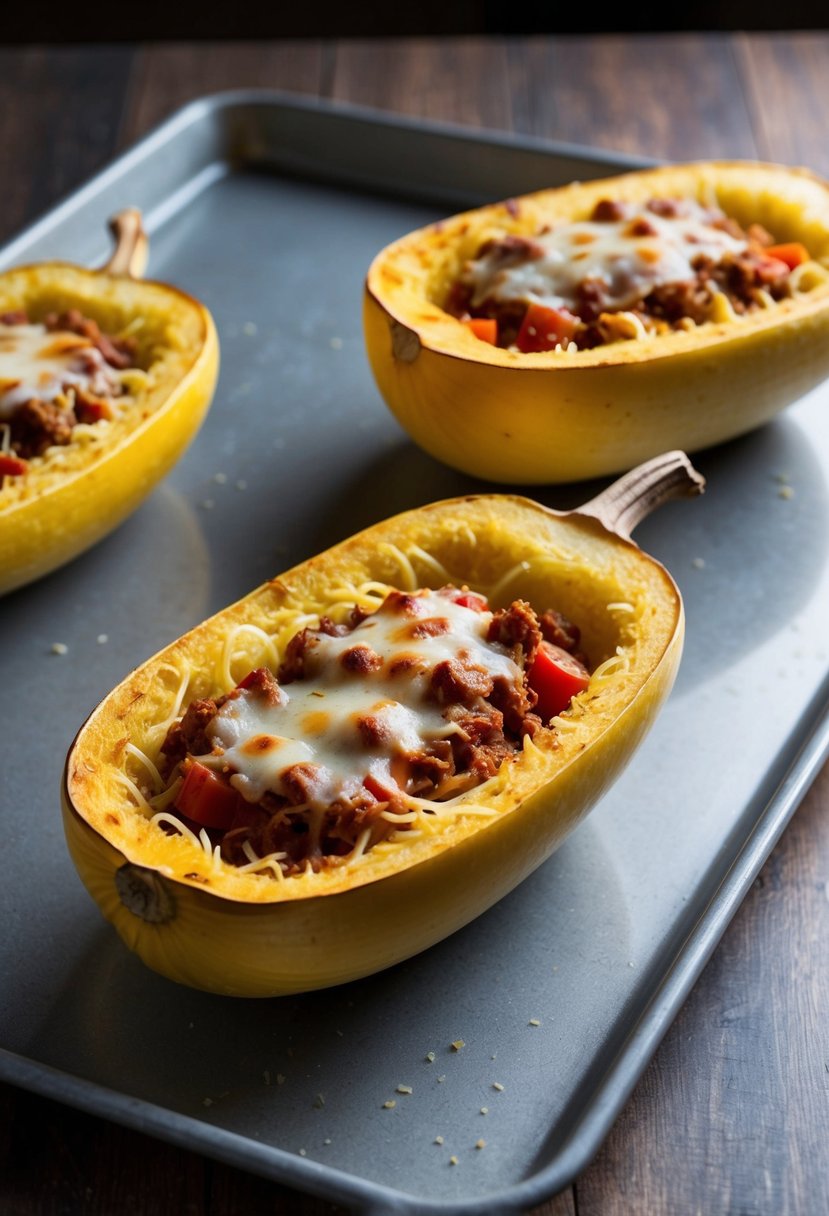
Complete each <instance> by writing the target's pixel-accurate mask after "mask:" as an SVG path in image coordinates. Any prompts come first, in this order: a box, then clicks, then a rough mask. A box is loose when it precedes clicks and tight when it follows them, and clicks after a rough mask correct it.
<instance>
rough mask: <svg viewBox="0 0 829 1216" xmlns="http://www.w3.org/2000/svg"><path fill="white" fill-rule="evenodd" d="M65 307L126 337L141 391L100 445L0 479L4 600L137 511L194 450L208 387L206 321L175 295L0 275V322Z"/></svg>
mask: <svg viewBox="0 0 829 1216" xmlns="http://www.w3.org/2000/svg"><path fill="white" fill-rule="evenodd" d="M70 308H78V309H80V311H81V312H83V313H84V314H85V315H86V316H89V317H91V318H92V319H93V320H95V321H97V322H98V324H99V325H100V326H101V328H102V329H103V330H104V331H105V332H109V333H120V332H122V331H124V330H125V329H129V330H130V332H131V333H134V335H135V337H136V338H137V340H138V345H139V356H138V357H139V363H140V366H141V367H142V368H144V369H147V370H148V371H149V381H148V386H147V388H146V389H143V388H141V389H137V390H136V393H135V400H134V404H130V405H129V406H128V407H125V409H124V411H123V415H122V417H120V418H119V419H118V420H116V421H113V422H112V423H106V424H102V426H103V427H105V428H106V429H105V430H101V432H100V441H99V440H98V439H97V438H96V439H95V440H94V441H92V442H90V441H88V440H87V441H83V442H81V441H77V440H73V441H72V442H71V443H70V444H69V445H68V446H67V447H65V448H60V449H51V451H50V452H49V453H47V454H46V455H45V456H43V457H41V458H38V459H36V460H33V461H32V462H31V463H30V466H29V471H28V473H27V474H26V475H25V477H22V478H6V479H5V484H4V485H3V487H2V489H0V594H3V593H5V592H7V591H11V590H12V589H14V588H15V587H20V586H23V585H24V584H26V583H29V582H31V581H33V580H34V579H37V578H40V577H41V576H42V575H44V574H47V573H48V572H49V571H51V570H54V569H55V568H57V567H58V566H61V565H63V564H64V563H65V562H67V561H69V560H70V559H71V558H73V557H75V556H77V554H79V553H81V552H83V551H84V550H85V549H87V548H89V546H90V545H93V544H94V543H95V542H96V541H98V540H100V539H101V538H102V537H103V536H105V535H107V533H109V532H110V531H111V530H112V529H113V528H114V527H116V526H117V525H118V524H119V523H121V522H122V520H124V519H125V518H126V516H127V515H129V514H130V512H132V511H133V510H135V508H136V507H137V506H138V505H139V504H140V503H141V502H142V500H143V499H144V498H145V497H146V496H147V495H148V494H149V492H150V491H151V490H152V489H153V487H154V486H155V485H156V484H157V483H158V481H160V479H161V478H162V477H164V476H165V474H166V473H168V472H169V470H170V469H171V468H172V466H173V465H174V464H175V462H176V461H177V460H178V458H179V457H180V456H181V454H182V452H183V451H184V449H185V448H186V447H187V445H188V444H189V443H190V441H191V439H192V438H193V436H194V435H195V433H196V431H197V430H198V428H199V426H200V425H201V423H202V420H203V418H204V415H205V413H206V412H207V409H208V406H209V404H210V400H211V397H212V395H213V390H214V387H215V383H216V377H217V374H218V361H219V346H218V339H217V337H216V330H215V326H214V324H213V320H212V318H211V316H210V313H209V312H208V311H207V309H206V308H205V307H204V306H203V305H202V304H200V303H199V302H198V301H197V300H194V299H192V298H191V297H190V296H187V295H185V294H184V293H183V292H181V291H178V290H177V289H176V288H173V287H169V286H167V285H165V284H161V283H154V282H136V281H135V280H133V279H130V278H126V277H120V276H116V275H112V274H108V273H105V272H102V271H93V270H86V269H82V268H81V267H78V266H74V265H71V264H68V263H60V262H46V263H43V264H41V265H33V266H25V267H19V268H16V269H13V270H9V271H6V272H5V273H3V274H1V275H0V312H7V311H15V310H18V309H24V310H26V312H27V313H28V314H29V316H30V317H31V319H32V320H34V321H37V320H39V319H41V318H42V317H43V316H45V315H46V314H47V313H49V312H51V311H57V312H64V311H66V310H68V309H70ZM93 429H94V428H93Z"/></svg>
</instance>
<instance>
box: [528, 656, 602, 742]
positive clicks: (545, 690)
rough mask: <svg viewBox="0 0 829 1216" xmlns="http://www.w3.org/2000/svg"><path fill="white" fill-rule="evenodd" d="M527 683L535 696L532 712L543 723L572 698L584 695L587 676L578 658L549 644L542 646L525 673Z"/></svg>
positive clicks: (588, 675)
mask: <svg viewBox="0 0 829 1216" xmlns="http://www.w3.org/2000/svg"><path fill="white" fill-rule="evenodd" d="M527 683H528V684H529V686H530V688H532V690H533V691H534V692H535V693H536V695H537V697H538V702H537V704H536V706H535V712H536V713H537V714H538V716H539V717H540V718H541V719H542V721H544V722H549V720H550V718H554V717H555V716H556V714H560V713H561V712H562V711H563V710H565V709H566V708H567V706H568V705H569V704H570V702H571V701H572V699H573V697H574V696H575V695H576V694H577V693H580V692H584V690H585V688H587V685H588V684H589V683H590V673H589V672H588V670H587V668H586V667H584V666H583V665H582V664H581V663H580V662H579V660H578V659H577V658H575V657H574V656H573V655H572V654H570V653H569V652H568V651H566V650H562V649H561V647H560V646H554V645H553V643H552V642H542V643H541V645H540V646H539V648H538V650H537V651H536V654H535V658H534V659H533V662H532V665H531V667H530V669H529V671H528V672H527Z"/></svg>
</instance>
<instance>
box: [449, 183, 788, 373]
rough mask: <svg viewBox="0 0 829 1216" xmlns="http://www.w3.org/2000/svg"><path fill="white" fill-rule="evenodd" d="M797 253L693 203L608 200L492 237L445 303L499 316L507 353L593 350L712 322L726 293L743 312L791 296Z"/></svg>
mask: <svg viewBox="0 0 829 1216" xmlns="http://www.w3.org/2000/svg"><path fill="white" fill-rule="evenodd" d="M793 248H794V246H792V245H787V246H779V245H775V244H774V240H773V238H772V236H771V235H770V234H769V233H768V232H766V231H765V229H764V228H762V227H761V226H760V225H759V224H752V225H751V226H750V227H749V228H748V229H746V230H744V229H743V228H741V227H740V225H739V224H738V223H737V222H736V221H735V220H734V219H733V218H731V217H729V216H727V215H725V214H724V213H723V212H722V211H720V210H718V209H717V208H713V207H704V206H702V204H700V203H698V202H696V201H695V200H690V199H672V198H655V199H651V200H650V201H649V202H647V203H644V204H633V203H626V202H621V201H618V200H612V199H603V200H600V201H599V202H598V203H597V204H596V206H595V208H594V210H593V212H592V214H591V216H590V218H589V219H587V220H583V221H579V222H575V223H567V224H560V225H556V226H554V227H551V228H549V229H545V230H542V231H541V232H539V233H537V234H536V235H534V236H531V237H527V236H518V235H511V234H508V235H505V236H502V237H497V238H492V239H490V240H488V241H486V242H485V243H484V244H483V245H482V246H481V247H480V249H479V250H478V251H477V253H476V254H475V256H474V257H473V258H472V259H471V260H470V261H469V262H467V263H466V265H465V266H464V267H463V269H462V271H461V274H460V275H459V277H458V279H457V280H456V281H455V283H454V284H453V285H452V288H451V290H450V292H449V297H448V299H447V301H446V304H445V307H446V309H447V311H448V312H450V313H451V314H452V315H454V316H456V317H458V318H460V319H462V320H472V319H486V320H491V321H494V322H495V324H496V327H497V329H496V336H495V339H494V340H495V343H496V344H497V345H498V346H501V347H505V348H507V347H517V349H519V350H521V351H524V352H528V351H534V350H551V349H556V348H560V349H565V350H566V349H568V348H570V347H573V348H574V349H577V350H583V349H590V348H592V347H596V346H601V345H605V344H607V343H609V342H614V341H617V340H619V339H622V338H630V337H637V336H642V334H645V333H665V332H669V331H671V330H676V329H688V328H692V327H693V326H695V325H699V324H702V323H703V322H704V321H707V320H709V319H711V315H712V307H713V302H714V298H715V296H716V295H717V294H723V295H724V296H725V297H726V298H727V300H728V302H729V304H730V306H731V308H732V309H733V311H734V312H735V313H736V314H738V315H740V314H744V313H746V312H750V311H752V310H754V309H756V308H758V307H760V306H761V304H762V303H763V301H765V300H767V299H768V298H770V299H772V300H781V299H783V298H785V297H786V296H788V295H790V294H791V287H790V275H791V271H792V269H793V267H792V265H791V251H792V249H793ZM798 249H799V250H800V252H799V254H798V257H802V258H803V259H805V258H806V257H808V254H807V253H806V251H805V250H803V249H802V247H798ZM784 251H786V252H784ZM622 314H624V316H623V315H622ZM481 336H482V335H481Z"/></svg>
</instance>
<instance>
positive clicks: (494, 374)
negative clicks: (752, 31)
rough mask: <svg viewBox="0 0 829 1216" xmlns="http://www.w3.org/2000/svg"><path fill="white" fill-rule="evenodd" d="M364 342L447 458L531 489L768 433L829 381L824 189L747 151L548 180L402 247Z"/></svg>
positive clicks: (387, 254)
mask: <svg viewBox="0 0 829 1216" xmlns="http://www.w3.org/2000/svg"><path fill="white" fill-rule="evenodd" d="M364 324H365V337H366V345H367V351H368V356H369V361H370V363H371V367H372V370H373V372H374V376H375V379H376V381H377V384H378V387H379V389H380V392H381V394H382V396H383V397H384V398H385V401H386V403H387V405H388V406H389V408H390V409H391V411H392V412H393V413H394V414H395V416H396V417H397V419H398V420H399V422H400V423H401V425H402V426H403V427H404V428H405V429H406V430H407V431H408V432H409V434H410V435H411V436H412V438H413V439H414V440H415V442H416V443H418V444H419V445H420V446H421V447H423V448H424V449H425V450H426V451H428V452H429V453H431V454H432V455H433V456H435V457H437V458H438V459H439V460H442V461H444V462H445V463H446V464H449V465H452V466H453V467H455V468H458V469H461V470H462V471H464V472H466V473H471V474H473V475H475V476H478V477H484V478H487V479H489V480H492V481H498V482H510V483H519V484H530V483H540V482H561V481H570V480H578V479H580V478H586V477H594V476H599V475H603V474H606V473H611V472H616V471H618V470H623V469H626V468H631V467H633V466H634V465H635V464H636V463H638V462H639V461H642V460H645V459H647V458H648V457H650V456H653V455H655V454H656V453H657V452H660V451H664V450H666V449H669V448H673V447H680V448H683V449H685V450H686V451H696V450H698V449H700V448H704V447H708V446H709V445H712V444H715V443H720V442H722V441H723V440H726V439H730V438H732V437H734V436H737V435H741V434H743V433H745V432H747V431H749V430H751V429H753V428H754V427H757V426H760V425H761V424H763V423H765V422H767V421H768V420H769V419H770V418H772V417H773V416H774V415H775V414H776V413H777V412H778V411H779V410H781V409H783V408H784V407H785V406H787V405H789V404H791V403H792V402H794V401H795V400H796V399H798V398H799V397H800V396H802V395H803V394H804V393H806V392H807V391H808V390H809V389H811V388H813V387H814V386H815V385H817V384H818V383H820V381H822V380H823V379H824V378H825V377H826V376H827V375H829V185H827V183H826V182H824V181H823V180H821V179H820V178H818V177H816V176H815V175H814V174H811V173H810V172H808V171H807V170H805V169H794V168H787V167H783V166H779V165H771V164H761V163H754V162H705V163H697V164H688V165H670V166H665V167H660V168H655V169H648V170H643V171H640V172H633V173H627V174H624V175H621V176H619V177H615V178H607V179H604V180H600V181H591V182H585V183H576V184H573V185H570V186H565V187H562V188H559V189H551V190H543V191H540V192H538V193H536V194H531V195H527V196H525V197H523V198H518V199H509V200H507V201H505V202H502V203H497V204H493V205H490V206H486V207H482V208H479V209H478V210H475V211H468V212H465V213H464V214H461V215H456V216H454V217H452V218H451V219H446V220H443V221H441V222H439V223H436V224H433V225H431V226H430V227H428V228H423V229H421V230H419V231H417V232H413V233H410V234H409V235H407V236H404V237H402V238H401V239H399V240H397V241H395V242H394V243H393V244H391V245H389V246H388V247H386V248H385V249H384V250H382V251H381V252H380V253H379V254H378V255H377V257H376V258H375V259H374V261H373V263H372V265H371V267H370V269H369V272H368V276H367V280H366V288H365V302H364Z"/></svg>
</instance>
